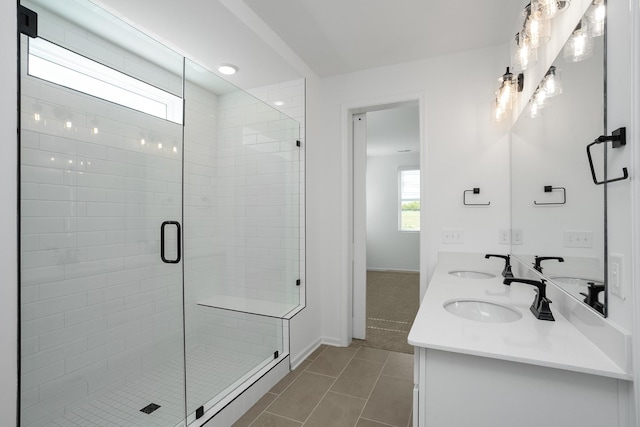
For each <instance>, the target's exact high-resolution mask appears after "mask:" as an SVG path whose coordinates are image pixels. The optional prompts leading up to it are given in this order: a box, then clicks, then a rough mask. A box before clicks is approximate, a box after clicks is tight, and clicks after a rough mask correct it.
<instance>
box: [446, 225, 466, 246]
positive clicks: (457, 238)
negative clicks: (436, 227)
mask: <svg viewBox="0 0 640 427" xmlns="http://www.w3.org/2000/svg"><path fill="white" fill-rule="evenodd" d="M442 243H451V244H460V243H464V230H462V229H459V228H443V229H442Z"/></svg>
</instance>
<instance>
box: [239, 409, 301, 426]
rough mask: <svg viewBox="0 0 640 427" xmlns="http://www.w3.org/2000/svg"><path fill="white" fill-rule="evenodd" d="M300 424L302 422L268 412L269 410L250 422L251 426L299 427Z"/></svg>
mask: <svg viewBox="0 0 640 427" xmlns="http://www.w3.org/2000/svg"><path fill="white" fill-rule="evenodd" d="M301 425H302V423H299V422H297V421H293V420H289V419H287V418H283V417H280V416H278V415H275V414H270V413H269V412H263V413H262V414H260V416H259V417H258V418H257V419H256V420H255V421H254V422H253V424H251V427H299V426H301Z"/></svg>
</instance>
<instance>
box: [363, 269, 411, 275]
mask: <svg viewBox="0 0 640 427" xmlns="http://www.w3.org/2000/svg"><path fill="white" fill-rule="evenodd" d="M367 271H376V272H385V271H389V272H392V273H415V274H420V270H399V269H395V268H369V267H367Z"/></svg>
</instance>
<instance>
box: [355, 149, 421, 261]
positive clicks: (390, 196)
mask: <svg viewBox="0 0 640 427" xmlns="http://www.w3.org/2000/svg"><path fill="white" fill-rule="evenodd" d="M419 165H420V153H407V154H395V155H388V156H368V157H367V269H368V270H369V269H370V270H407V271H420V233H419V232H401V231H398V168H399V167H402V166H416V167H419ZM426 202H427V203H425V206H426V207H428V206H429V205H428V201H426Z"/></svg>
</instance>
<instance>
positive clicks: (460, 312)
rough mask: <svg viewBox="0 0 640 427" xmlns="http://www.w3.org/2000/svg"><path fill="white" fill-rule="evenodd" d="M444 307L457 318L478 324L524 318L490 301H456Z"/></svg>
mask: <svg viewBox="0 0 640 427" xmlns="http://www.w3.org/2000/svg"><path fill="white" fill-rule="evenodd" d="M443 306H444V309H445V310H447V311H448V312H449V313H451V314H453V315H455V316H458V317H462V318H463V319H468V320H475V321H477V322H488V323H510V322H515V321H516V320H520V319H521V318H522V314H521V313H520V312H519V311H518V310H516V309H514V308H511V307H507V306H506V305H501V304H496V303H493V302H489V301H482V300H475V299H456V300H451V301H447V302H445V303H444V305H443Z"/></svg>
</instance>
